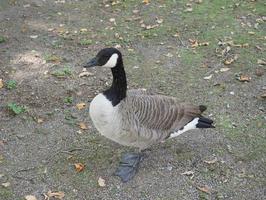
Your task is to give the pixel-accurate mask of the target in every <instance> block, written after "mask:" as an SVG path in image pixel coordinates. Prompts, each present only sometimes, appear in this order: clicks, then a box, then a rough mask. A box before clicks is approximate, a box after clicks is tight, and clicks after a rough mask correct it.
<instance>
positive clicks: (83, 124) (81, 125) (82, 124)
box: [78, 122, 88, 130]
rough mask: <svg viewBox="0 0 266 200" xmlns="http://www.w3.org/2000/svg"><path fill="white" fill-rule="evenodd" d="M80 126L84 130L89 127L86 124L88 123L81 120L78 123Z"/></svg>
mask: <svg viewBox="0 0 266 200" xmlns="http://www.w3.org/2000/svg"><path fill="white" fill-rule="evenodd" d="M78 125H79V127H80V128H81V129H82V130H87V129H88V127H87V126H86V124H85V123H84V122H80V123H78Z"/></svg>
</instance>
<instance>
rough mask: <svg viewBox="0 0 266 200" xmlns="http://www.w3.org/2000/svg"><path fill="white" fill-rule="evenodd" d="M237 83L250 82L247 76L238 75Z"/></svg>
mask: <svg viewBox="0 0 266 200" xmlns="http://www.w3.org/2000/svg"><path fill="white" fill-rule="evenodd" d="M238 80H239V81H241V82H249V81H250V80H251V77H249V76H248V75H242V74H241V75H240V76H239V78H238Z"/></svg>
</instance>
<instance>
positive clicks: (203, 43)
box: [199, 42, 210, 46]
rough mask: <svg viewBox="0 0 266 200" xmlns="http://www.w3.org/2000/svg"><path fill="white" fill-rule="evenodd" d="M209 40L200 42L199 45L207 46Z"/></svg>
mask: <svg viewBox="0 0 266 200" xmlns="http://www.w3.org/2000/svg"><path fill="white" fill-rule="evenodd" d="M209 44H210V43H209V42H200V43H199V46H209Z"/></svg>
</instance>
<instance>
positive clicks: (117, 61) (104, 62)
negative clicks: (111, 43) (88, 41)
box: [83, 48, 123, 68]
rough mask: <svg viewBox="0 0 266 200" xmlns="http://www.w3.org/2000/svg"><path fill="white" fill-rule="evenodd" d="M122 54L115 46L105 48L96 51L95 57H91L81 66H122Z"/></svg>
mask: <svg viewBox="0 0 266 200" xmlns="http://www.w3.org/2000/svg"><path fill="white" fill-rule="evenodd" d="M121 64H122V54H121V52H120V51H119V50H117V49H116V48H105V49H102V50H100V51H99V52H98V54H97V55H96V57H94V58H92V59H91V60H90V61H89V62H88V63H86V64H85V65H84V66H83V67H85V68H90V67H95V66H101V67H107V68H115V67H117V66H123V65H121Z"/></svg>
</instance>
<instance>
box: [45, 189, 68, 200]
mask: <svg viewBox="0 0 266 200" xmlns="http://www.w3.org/2000/svg"><path fill="white" fill-rule="evenodd" d="M47 196H48V199H49V198H50V197H54V198H55V199H63V198H64V196H65V194H64V192H60V191H59V192H52V191H51V190H50V191H48V193H47Z"/></svg>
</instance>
